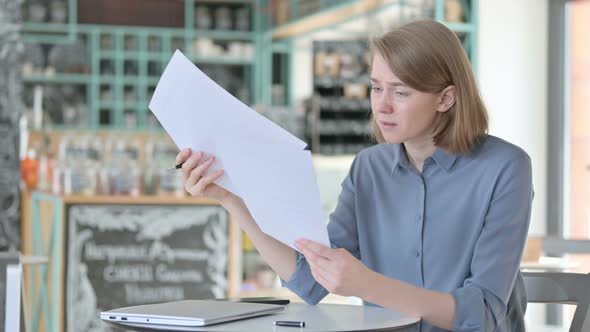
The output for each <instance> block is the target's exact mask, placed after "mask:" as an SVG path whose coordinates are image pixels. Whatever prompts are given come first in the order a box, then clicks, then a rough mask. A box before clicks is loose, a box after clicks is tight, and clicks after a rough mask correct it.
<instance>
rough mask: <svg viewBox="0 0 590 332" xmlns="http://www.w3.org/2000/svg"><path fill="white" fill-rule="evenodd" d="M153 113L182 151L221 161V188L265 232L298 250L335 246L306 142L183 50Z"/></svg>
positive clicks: (158, 93) (160, 88) (158, 91)
mask: <svg viewBox="0 0 590 332" xmlns="http://www.w3.org/2000/svg"><path fill="white" fill-rule="evenodd" d="M149 108H150V109H151V110H152V112H153V113H154V115H155V116H156V118H158V120H159V121H160V123H161V124H162V126H163V127H164V129H165V130H166V132H168V134H169V135H170V137H171V138H172V140H173V141H174V143H175V144H176V146H178V148H179V149H184V148H191V149H192V151H193V152H194V151H203V152H204V153H205V154H208V155H214V156H215V157H216V162H215V164H214V165H213V166H212V167H211V168H210V170H209V174H210V173H212V172H215V171H216V170H218V169H220V168H222V169H224V171H225V174H224V175H223V176H222V178H221V179H219V180H218V181H217V182H216V183H217V184H218V185H220V186H222V187H223V188H225V189H227V190H229V191H231V192H233V193H234V194H236V195H238V196H240V197H241V198H242V199H243V200H244V202H245V203H246V205H247V206H248V209H249V210H250V213H251V214H252V216H253V217H254V219H255V220H256V222H257V223H258V225H259V227H260V228H261V229H262V231H263V232H265V233H266V234H268V235H270V236H272V237H274V238H276V239H277V240H279V241H281V242H283V243H285V244H287V245H289V246H291V247H293V248H294V246H293V243H294V242H295V240H296V239H298V238H305V239H309V240H313V241H316V242H319V243H321V244H324V245H326V246H329V245H330V241H329V239H328V232H327V229H326V225H325V223H324V221H323V216H322V209H321V204H320V195H319V191H318V187H317V183H316V177H315V174H314V169H313V165H312V159H311V153H310V152H309V151H306V150H304V148H305V146H306V143H305V142H303V141H301V140H299V139H298V138H297V137H295V136H293V135H291V134H290V133H289V132H287V131H285V130H284V129H283V128H281V127H279V126H278V125H276V124H275V123H273V122H272V121H270V120H268V119H267V118H265V117H263V116H262V115H260V114H258V113H257V112H255V111H254V110H252V109H251V108H249V107H248V106H246V105H245V104H243V103H242V102H241V101H239V100H238V99H236V98H235V97H233V96H232V95H231V94H230V93H228V92H227V91H225V90H224V89H223V88H221V87H220V86H219V85H217V84H216V83H215V82H214V81H213V80H211V79H210V78H209V77H207V75H205V74H204V73H203V72H202V71H201V70H199V69H198V68H197V67H196V66H195V65H194V64H193V63H192V62H191V61H190V60H189V59H187V58H186V57H185V56H184V55H183V54H182V53H181V52H180V51H178V50H177V51H176V52H175V53H174V55H173V56H172V59H171V60H170V62H169V63H168V65H167V66H166V69H165V70H164V73H163V74H162V77H161V78H160V81H159V82H158V85H157V87H156V90H155V92H154V95H153V97H152V100H151V102H150V105H149ZM171 162H173V161H171Z"/></svg>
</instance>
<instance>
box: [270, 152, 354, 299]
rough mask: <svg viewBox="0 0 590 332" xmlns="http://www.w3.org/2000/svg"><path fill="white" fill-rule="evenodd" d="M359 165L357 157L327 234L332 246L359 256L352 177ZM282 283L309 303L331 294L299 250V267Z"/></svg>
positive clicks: (346, 179)
mask: <svg viewBox="0 0 590 332" xmlns="http://www.w3.org/2000/svg"><path fill="white" fill-rule="evenodd" d="M356 164H357V159H355V160H354V161H353V163H352V166H351V170H350V172H349V174H348V176H347V177H346V178H345V179H344V181H343V182H342V191H341V192H340V196H339V197H338V204H337V206H336V209H335V210H334V212H333V213H332V214H331V215H330V222H329V223H328V235H329V237H330V244H331V246H332V248H344V249H346V250H348V251H349V252H350V253H351V254H353V255H354V256H355V257H356V258H358V259H360V255H359V249H358V233H357V224H356V217H355V216H356V213H355V211H356V207H355V204H356V202H355V189H354V180H353V174H354V173H355V170H356ZM281 283H282V285H283V286H284V287H287V288H288V289H290V290H291V291H292V292H294V293H295V294H297V295H298V296H299V297H301V299H303V300H304V301H305V302H306V303H308V304H316V303H318V302H320V301H321V300H322V299H323V298H324V297H325V296H326V295H328V291H327V290H326V289H325V288H324V287H323V286H322V285H320V284H319V283H318V282H317V281H316V280H315V279H314V277H313V275H312V274H311V269H310V267H309V264H308V262H307V260H306V259H305V257H304V256H303V255H302V254H301V253H299V252H298V253H297V269H296V270H295V272H294V273H293V275H292V276H291V278H290V279H289V281H284V280H281Z"/></svg>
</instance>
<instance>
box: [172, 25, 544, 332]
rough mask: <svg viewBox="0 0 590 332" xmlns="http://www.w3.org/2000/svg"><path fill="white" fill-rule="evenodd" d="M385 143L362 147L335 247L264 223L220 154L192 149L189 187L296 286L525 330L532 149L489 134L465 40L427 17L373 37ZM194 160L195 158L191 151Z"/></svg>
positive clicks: (311, 298)
mask: <svg viewBox="0 0 590 332" xmlns="http://www.w3.org/2000/svg"><path fill="white" fill-rule="evenodd" d="M371 50H372V68H371V81H372V88H371V107H372V121H373V129H374V132H375V136H376V138H377V140H378V142H379V143H380V144H377V145H375V146H373V147H371V148H368V149H365V150H363V151H362V152H360V153H359V154H358V155H357V157H356V158H355V160H354V162H353V165H352V167H351V170H350V173H349V175H348V177H347V178H346V179H345V180H344V182H343V183H342V192H341V194H340V198H339V202H338V206H337V208H336V210H335V211H334V213H333V214H332V215H331V216H330V222H329V224H328V233H329V235H330V241H331V244H332V247H331V248H328V247H325V246H322V245H321V244H318V243H314V242H311V241H308V240H305V239H300V240H298V241H297V242H296V243H295V246H296V247H297V248H298V249H299V251H300V252H296V251H295V250H293V249H291V248H290V247H289V246H287V245H284V244H282V243H281V242H279V241H277V240H275V239H274V238H272V237H270V236H268V235H266V234H264V233H263V232H262V231H261V230H260V229H259V227H258V226H257V225H256V221H255V220H253V218H252V216H251V215H250V213H249V211H248V208H247V207H246V206H245V204H244V202H243V201H242V200H241V199H240V198H239V197H237V196H235V195H234V194H232V193H230V192H228V191H226V190H225V189H223V188H221V187H219V186H217V185H216V184H215V183H214V181H215V180H216V179H218V178H220V177H221V176H222V175H223V171H219V172H217V173H215V174H212V175H209V176H203V174H205V172H206V170H207V169H208V168H209V167H210V166H211V164H212V163H213V162H214V160H215V159H214V158H213V157H211V158H209V159H208V160H206V161H202V160H201V156H202V154H201V153H198V152H197V153H195V154H192V152H191V151H190V150H188V149H185V150H183V151H181V152H180V153H179V155H178V157H177V160H176V161H177V162H179V163H180V162H184V165H183V167H182V170H183V174H184V185H185V189H186V190H187V191H188V192H189V193H190V194H192V195H194V196H208V197H212V198H215V199H217V200H219V201H220V202H221V204H222V205H223V206H224V207H225V208H226V209H227V210H228V211H229V212H230V213H231V214H232V215H233V217H234V218H235V220H237V221H238V223H239V224H240V225H241V227H242V228H243V229H244V230H245V231H246V232H247V233H248V235H249V236H250V238H251V239H252V241H253V242H254V244H255V246H256V248H257V249H258V251H259V252H260V253H261V255H262V256H263V257H264V259H265V260H266V262H267V263H268V264H269V265H270V266H271V267H272V268H273V269H274V270H275V271H276V272H277V273H278V275H279V276H280V278H281V279H282V280H283V284H284V285H285V286H286V287H288V288H289V289H291V290H292V291H294V292H295V293H297V294H298V295H299V296H300V297H301V298H303V299H304V300H305V301H306V302H307V303H310V304H315V303H317V302H319V301H320V300H321V299H322V298H323V297H324V296H326V294H328V292H331V293H335V294H339V295H345V296H356V297H359V298H361V299H363V300H364V301H365V302H366V303H368V304H373V305H379V306H383V307H386V308H391V309H393V310H396V311H399V312H403V313H405V314H408V315H411V316H418V317H421V318H422V323H421V330H422V331H442V330H454V331H524V323H523V314H524V310H525V308H526V295H525V293H524V287H523V283H522V278H521V275H520V273H519V262H520V258H521V255H522V251H523V247H524V243H525V239H526V235H527V231H528V225H529V219H530V212H531V202H532V197H533V191H532V174H531V162H530V158H529V156H528V155H527V154H526V153H525V152H524V151H523V150H521V149H520V148H518V147H516V146H514V145H512V144H510V143H507V142H505V141H503V140H501V139H499V138H496V137H493V136H490V135H487V134H486V132H487V128H488V121H487V113H486V109H485V107H484V105H483V103H482V101H481V97H480V95H479V91H478V88H477V85H476V83H475V79H474V76H473V73H472V71H471V67H470V64H469V61H468V59H467V56H466V54H465V52H464V50H463V48H462V46H461V43H460V42H459V40H458V38H457V37H456V36H455V35H454V33H453V32H451V31H450V30H449V29H447V28H446V27H445V26H444V25H442V24H440V23H437V22H434V21H417V22H413V23H409V24H407V25H405V26H403V27H401V28H399V29H396V30H394V31H391V32H389V33H387V34H385V35H384V36H382V37H380V38H377V39H376V40H374V41H373V43H372V45H371ZM185 161H186V162H185Z"/></svg>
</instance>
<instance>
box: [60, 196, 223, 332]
mask: <svg viewBox="0 0 590 332" xmlns="http://www.w3.org/2000/svg"><path fill="white" fill-rule="evenodd" d="M228 219H229V217H228V213H227V212H226V210H224V209H223V208H222V207H221V206H216V205H175V206H170V205H165V206H162V205H70V206H68V207H67V221H66V225H67V229H68V240H67V259H68V262H67V272H66V287H65V288H66V303H65V306H66V308H65V310H66V312H65V316H66V331H71V332H74V331H75V332H78V331H111V327H109V326H108V325H107V324H105V323H102V322H101V321H100V319H99V318H98V316H99V313H100V312H101V311H104V310H109V309H113V308H117V307H123V306H130V305H140V304H147V303H158V302H166V301H175V300H182V299H207V298H218V297H225V296H226V295H227V294H226V293H227V289H228V273H227V272H228V261H229V257H228V255H229V241H228V239H229V236H228V228H229V225H228V223H229V221H228Z"/></svg>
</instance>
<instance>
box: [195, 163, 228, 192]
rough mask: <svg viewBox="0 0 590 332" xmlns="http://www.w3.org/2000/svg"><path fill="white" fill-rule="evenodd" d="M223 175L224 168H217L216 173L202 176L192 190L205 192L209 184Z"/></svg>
mask: <svg viewBox="0 0 590 332" xmlns="http://www.w3.org/2000/svg"><path fill="white" fill-rule="evenodd" d="M222 175H223V170H221V169H220V170H217V171H216V172H215V173H213V174H211V175H208V176H204V177H202V178H201V179H200V180H199V181H197V183H196V184H195V186H194V187H193V188H191V190H193V191H195V192H203V191H204V190H205V188H207V186H208V185H210V184H211V183H213V181H215V180H217V179H219V178H220V177H221V176H222Z"/></svg>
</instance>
